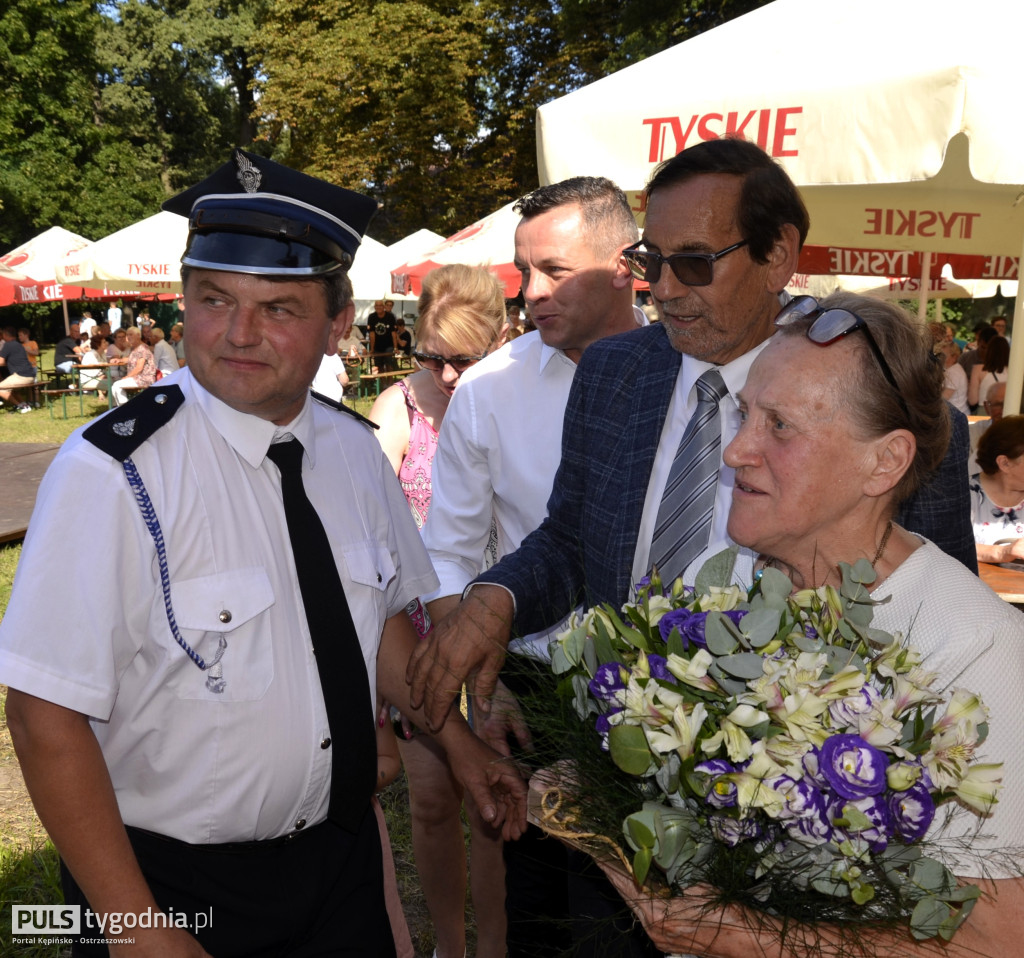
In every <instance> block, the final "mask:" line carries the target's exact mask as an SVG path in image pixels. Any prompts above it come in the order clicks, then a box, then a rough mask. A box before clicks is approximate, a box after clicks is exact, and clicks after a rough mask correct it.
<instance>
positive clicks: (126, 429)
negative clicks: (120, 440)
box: [111, 419, 135, 436]
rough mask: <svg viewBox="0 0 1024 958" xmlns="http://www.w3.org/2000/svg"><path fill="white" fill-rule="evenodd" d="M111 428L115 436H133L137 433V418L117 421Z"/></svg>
mask: <svg viewBox="0 0 1024 958" xmlns="http://www.w3.org/2000/svg"><path fill="white" fill-rule="evenodd" d="M111 429H113V430H114V435H115V436H131V435H133V434H134V433H135V420H134V419H128V420H126V421H125V422H115V423H114V424H113V426H111Z"/></svg>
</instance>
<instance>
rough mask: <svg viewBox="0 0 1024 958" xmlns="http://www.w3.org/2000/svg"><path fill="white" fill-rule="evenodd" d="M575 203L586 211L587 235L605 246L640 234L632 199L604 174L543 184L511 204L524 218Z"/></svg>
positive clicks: (623, 244) (630, 240)
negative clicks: (630, 204)
mask: <svg viewBox="0 0 1024 958" xmlns="http://www.w3.org/2000/svg"><path fill="white" fill-rule="evenodd" d="M569 205H575V206H578V207H579V208H580V212H581V213H582V214H583V227H584V229H585V230H586V232H587V235H588V237H590V238H592V239H595V240H596V241H597V243H598V244H599V245H600V246H602V248H607V249H609V250H610V249H611V248H612V247H613V246H617V247H619V248H620V249H621V248H623V247H626V246H629V245H631V244H633V243H635V242H636V241H637V240H638V239H639V238H640V231H639V230H638V229H637V225H636V217H634V216H633V210H632V209H630V206H629V200H628V199H626V194H625V193H623V192H622V190H620V189H619V187H617V186H616V185H615V184H614V183H613V182H612V181H611V180H609V179H607V178H605V177H603V176H573V177H570V178H569V179H567V180H561V181H560V182H558V183H551V184H549V185H548V186H541V187H540V188H538V189H536V190H534V191H533V192H532V193H527V194H526V196H522V197H520V198H519V199H518V200H516V204H515V206H514V207H512V208H513V209H514V210H515V212H517V213H518V214H519V215H520V216H522V218H523V219H524V220H528V219H532V218H533V217H535V216H540V215H541V213H547V212H549V211H550V210H554V209H558V208H559V207H561V206H569Z"/></svg>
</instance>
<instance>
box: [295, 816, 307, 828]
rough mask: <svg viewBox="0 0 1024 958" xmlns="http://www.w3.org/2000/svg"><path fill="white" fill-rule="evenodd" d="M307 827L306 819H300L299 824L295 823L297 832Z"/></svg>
mask: <svg viewBox="0 0 1024 958" xmlns="http://www.w3.org/2000/svg"><path fill="white" fill-rule="evenodd" d="M305 827H306V820H305V819H304V818H300V819H299V820H298V821H297V822H296V823H295V829H296V831H298V830H299V829H300V828H305Z"/></svg>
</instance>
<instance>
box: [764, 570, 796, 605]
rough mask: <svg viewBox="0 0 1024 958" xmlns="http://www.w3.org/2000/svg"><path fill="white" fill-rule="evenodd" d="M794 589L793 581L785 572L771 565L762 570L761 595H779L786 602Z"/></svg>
mask: <svg viewBox="0 0 1024 958" xmlns="http://www.w3.org/2000/svg"><path fill="white" fill-rule="evenodd" d="M792 591H793V583H792V582H791V581H790V579H789V576H787V575H786V574H785V573H784V572H780V571H779V570H778V569H773V568H771V567H770V566H769V567H768V568H766V569H762V570H761V595H763V596H765V598H767V597H768V596H778V597H780V598H781V599H782V600H783V602H785V600H786V599H787V598H788V597H789V594H790V592H792Z"/></svg>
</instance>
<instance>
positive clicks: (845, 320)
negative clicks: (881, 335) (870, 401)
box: [775, 296, 910, 419]
mask: <svg viewBox="0 0 1024 958" xmlns="http://www.w3.org/2000/svg"><path fill="white" fill-rule="evenodd" d="M798 319H810V320H813V322H812V323H811V325H810V326H808V327H807V338H808V339H809V340H810V341H811V342H812V343H814V344H815V345H818V346H831V345H832V344H833V343H834V342H835V341H836V340H838V339H842V338H843V337H844V336H848V335H849V334H850V333H855V332H857V330H858V329H860V330H862V331H863V332H864V336H865V338H866V339H867V342H868V346H870V347H871V352H873V353H874V354H875V359H877V360H878V368H879V369H881V370H882V375H883V376H885V378H886V380H887V382H888V383H889V385H890V386H892V389H893V392H894V393H895V394H896V399H897V400H899V404H900V408H901V409H902V410H903V414H904V415H905V416H906V417H907V418H908V419H909V418H910V410H909V409H908V408H907V404H906V401H905V400H904V399H903V396H902V394H901V393H900V387H899V383H897V382H896V377H895V376H894V375H893V373H892V367H891V366H890V365H889V363H888V362H887V361H886V358H885V356H883V355H882V350H881V349H880V348H879V346H878V343H877V341H876V340H875V337H874V336H873V335H872V334H871V328H870V327H869V326H868V324H867V323H866V322H865V321H864V319H862V318H861V317H860V316H858V315H857V314H856V313H851V312H850V311H849V310H848V309H822V308H821V306H820V305H819V304H818V301H817V300H816V299H815V298H814V297H813V296H794V297H793V298H792V299H791V300H790V301H789V302H788V303H787V304H786V305H785V306H784V307H783V308H782V312H780V313H779V315H778V316H776V317H775V325H776V326H788V325H789V324H790V323H793V322H796V321H797V320H798Z"/></svg>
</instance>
